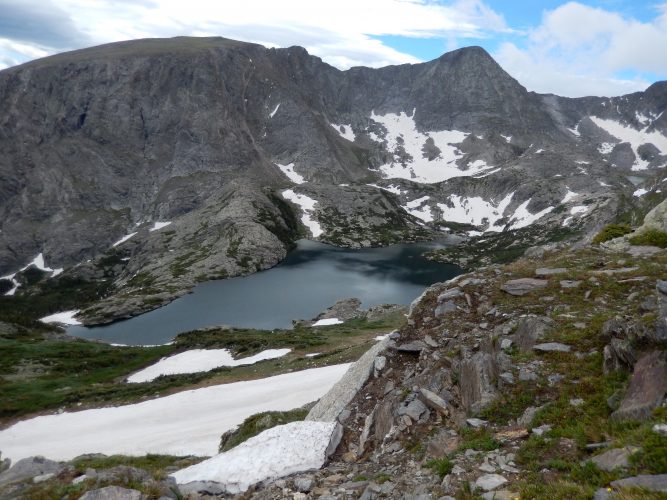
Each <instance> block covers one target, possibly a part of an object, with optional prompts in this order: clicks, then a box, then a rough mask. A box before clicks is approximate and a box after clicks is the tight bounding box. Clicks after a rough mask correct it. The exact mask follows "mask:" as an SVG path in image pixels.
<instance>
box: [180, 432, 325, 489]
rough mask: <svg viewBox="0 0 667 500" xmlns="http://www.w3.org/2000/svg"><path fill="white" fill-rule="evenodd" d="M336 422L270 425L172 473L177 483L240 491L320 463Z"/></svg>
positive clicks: (318, 466)
mask: <svg viewBox="0 0 667 500" xmlns="http://www.w3.org/2000/svg"><path fill="white" fill-rule="evenodd" d="M336 425H338V424H337V423H336V422H313V421H304V422H291V423H289V424H285V425H280V426H277V427H273V428H271V429H268V430H266V431H264V432H262V433H260V434H258V435H257V436H255V437H252V438H250V439H248V440H247V441H245V442H243V443H241V444H240V445H238V446H237V447H236V448H233V449H231V450H229V451H226V452H224V453H220V454H219V455H216V456H215V457H212V458H210V459H208V460H204V461H203V462H200V463H198V464H195V465H191V466H190V467H187V468H185V469H181V470H179V471H176V472H174V473H173V474H171V476H172V477H173V478H174V479H176V482H177V483H178V484H187V483H191V482H194V481H215V482H217V483H221V485H222V486H223V487H224V489H225V490H226V491H227V492H228V493H232V494H236V493H242V492H244V491H246V490H247V489H248V488H249V487H250V486H251V485H253V484H255V483H258V482H260V481H265V480H270V479H276V478H279V477H283V476H286V475H289V474H293V473H296V472H300V471H304V470H310V469H319V468H320V467H322V465H324V462H325V460H326V459H327V448H328V446H329V442H330V441H331V436H332V434H333V432H334V430H335V428H336Z"/></svg>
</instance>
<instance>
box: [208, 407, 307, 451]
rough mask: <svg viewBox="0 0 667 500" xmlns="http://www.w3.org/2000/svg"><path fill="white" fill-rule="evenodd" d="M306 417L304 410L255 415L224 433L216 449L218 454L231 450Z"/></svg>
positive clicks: (266, 412)
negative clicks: (270, 430) (267, 431)
mask: <svg viewBox="0 0 667 500" xmlns="http://www.w3.org/2000/svg"><path fill="white" fill-rule="evenodd" d="M306 415H308V410H307V409H306V408H297V409H294V410H289V411H265V412H263V413H257V414H255V415H252V416H250V417H248V418H246V419H245V420H244V421H243V423H242V424H241V425H239V426H238V427H237V428H236V429H234V430H231V431H229V432H225V433H224V434H223V435H222V437H221V439H220V446H219V447H218V449H219V451H220V453H222V452H223V451H227V450H231V449H232V448H234V447H235V446H238V445H239V444H241V443H243V442H244V441H247V440H248V439H250V438H251V437H254V436H256V435H257V434H259V433H260V432H263V431H265V430H267V429H271V428H272V427H276V426H278V425H284V424H287V423H289V422H297V421H301V420H304V419H305V418H306Z"/></svg>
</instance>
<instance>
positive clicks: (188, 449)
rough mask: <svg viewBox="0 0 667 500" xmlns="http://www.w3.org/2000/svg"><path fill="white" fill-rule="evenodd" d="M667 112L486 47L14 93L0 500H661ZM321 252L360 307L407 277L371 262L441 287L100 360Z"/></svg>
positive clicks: (115, 66) (192, 65) (1, 155)
mask: <svg viewBox="0 0 667 500" xmlns="http://www.w3.org/2000/svg"><path fill="white" fill-rule="evenodd" d="M0 24H1V23H0ZM0 28H1V26H0ZM656 50H657V49H656ZM660 50H662V51H663V52H664V48H662V49H660ZM662 55H663V56H664V54H662ZM666 110H667V82H665V81H659V82H656V83H653V84H652V85H650V86H648V88H646V89H645V90H643V91H638V92H634V93H630V94H627V95H621V96H617V97H576V98H573V97H560V96H558V95H554V94H541V93H536V92H533V91H528V90H527V89H526V88H525V87H523V86H522V85H521V84H520V83H519V82H518V81H517V80H515V79H514V78H513V77H512V76H510V75H509V74H508V73H507V72H505V71H504V70H503V68H501V66H500V65H499V64H498V63H497V62H496V61H495V60H494V59H493V58H492V57H491V56H490V55H489V53H488V52H487V51H486V50H485V49H483V48H482V47H476V46H471V47H465V48H459V49H456V50H453V51H450V52H447V53H445V54H443V55H442V56H440V57H438V58H437V59H434V60H431V61H428V62H423V63H414V64H401V65H390V66H385V67H381V68H369V67H361V66H356V67H352V68H350V69H346V70H341V69H337V68H335V67H333V66H331V65H329V64H327V63H326V62H324V61H323V60H322V59H320V58H319V57H316V56H314V55H311V54H309V53H308V52H307V51H306V49H304V48H302V47H298V46H293V47H289V48H266V47H264V46H262V45H258V44H254V43H247V42H242V41H236V40H231V39H226V38H220V37H175V38H151V39H141V40H132V41H124V42H115V43H110V44H106V45H101V46H96V47H91V48H85V49H80V50H75V51H69V52H63V53H59V54H56V55H51V56H48V57H43V58H39V59H35V60H32V61H29V62H26V63H24V64H21V65H16V66H12V67H9V68H7V69H4V70H2V71H0V214H1V217H0V274H2V277H0V294H1V295H0V450H1V451H2V457H4V460H3V461H2V462H0V497H1V498H29V499H30V498H34V499H52V498H67V499H74V498H82V499H87V500H91V499H121V498H122V499H164V498H174V499H176V498H192V499H195V498H211V497H213V498H239V499H240V498H257V499H274V498H292V499H306V498H328V499H332V498H335V499H347V498H361V499H364V500H369V499H375V498H405V499H427V498H440V499H452V498H456V499H477V498H483V499H486V500H488V499H510V498H511V499H514V498H521V499H534V498H538V499H542V498H549V499H590V498H595V499H598V500H601V499H619V500H621V499H626V500H630V499H633V500H634V499H637V500H639V499H656V500H657V499H664V498H667V407H666V404H665V399H664V398H665V393H666V392H667V350H666V349H667V200H666V199H665V198H666V196H665V188H666V187H667V185H666V184H665V182H666V181H667V169H666V167H667V114H666V113H665V111H666ZM304 239H310V240H314V241H317V242H319V243H309V244H310V245H311V247H308V243H306V244H305V248H306V249H307V250H308V249H310V250H309V251H311V252H314V251H319V250H318V249H317V248H314V247H313V245H319V247H324V246H325V245H323V244H327V245H332V246H335V247H345V248H346V249H355V251H356V252H358V255H359V258H358V259H357V260H356V261H355V260H354V259H353V258H352V257H350V254H345V255H339V257H337V260H336V262H335V264H334V265H333V269H334V272H336V270H340V272H341V273H342V272H343V269H345V270H346V271H347V272H355V273H359V274H360V276H362V278H361V279H360V280H359V283H357V284H356V285H355V286H357V290H361V289H363V288H364V285H366V289H367V290H368V289H371V288H370V287H371V285H370V282H371V276H372V277H373V279H374V280H375V281H374V283H376V282H377V281H378V280H379V281H380V282H381V283H383V286H386V287H400V286H401V285H400V282H399V281H392V280H391V279H390V278H392V277H395V276H396V275H397V274H401V273H403V271H402V270H403V269H404V268H403V267H401V266H403V265H404V264H400V265H399V263H398V262H397V259H398V257H396V260H391V258H388V259H386V260H383V261H381V262H379V259H378V258H377V254H373V253H372V251H371V250H364V251H363V252H366V253H363V252H362V251H360V250H358V249H372V248H379V247H387V246H390V245H395V246H393V247H392V248H394V249H395V250H396V255H398V256H401V255H402V256H403V258H404V260H411V261H412V262H414V264H413V265H412V267H410V269H411V272H410V273H408V274H411V275H413V276H407V277H406V276H404V274H405V273H403V274H401V279H403V280H405V281H406V282H407V281H410V282H411V285H412V286H415V283H419V284H420V286H423V282H422V281H419V280H420V279H421V280H424V279H428V278H424V277H423V276H429V277H430V276H432V275H431V274H428V273H431V272H438V273H442V274H438V276H440V277H441V278H439V280H438V281H437V282H434V281H436V280H434V279H431V280H429V281H428V283H427V286H426V288H425V290H422V292H423V293H421V295H420V296H419V297H415V298H414V301H413V302H412V303H411V304H407V303H405V304H378V303H377V302H374V303H371V302H372V301H368V300H360V299H359V298H356V297H355V294H354V292H349V290H348V289H345V290H342V289H341V291H340V294H341V295H340V296H337V301H336V302H335V303H328V304H327V305H326V306H324V307H323V308H322V309H323V310H321V312H319V311H318V312H316V313H314V314H312V313H310V312H309V313H304V317H294V318H290V320H292V325H291V327H287V328H286V327H285V325H277V323H274V325H273V326H272V327H271V328H267V329H256V328H249V327H247V325H245V327H244V326H243V325H239V324H231V323H230V324H227V323H224V322H222V323H221V324H210V325H205V326H201V327H200V325H197V326H196V327H194V326H192V327H190V328H186V327H182V326H181V324H180V323H178V321H177V319H175V320H173V321H174V324H173V325H172V326H173V328H174V329H175V330H177V331H178V333H177V334H176V335H175V336H173V338H171V336H170V335H169V338H170V340H169V341H168V342H167V341H165V342H164V343H163V342H160V343H159V344H160V345H142V344H152V342H147V341H144V339H145V338H158V337H159V331H158V333H157V334H156V337H148V336H146V337H142V338H139V337H138V338H137V339H132V342H128V343H131V344H132V345H119V344H111V343H106V342H103V341H101V340H100V338H101V337H99V336H98V337H96V336H95V335H96V334H95V332H100V331H102V329H103V328H104V327H103V326H101V325H109V324H113V325H114V326H116V327H120V328H123V325H129V324H130V323H129V322H132V321H136V320H139V319H141V318H143V319H145V320H146V321H150V318H156V317H159V315H160V313H161V311H162V312H164V311H167V309H168V308H169V307H172V306H178V304H183V303H184V302H183V301H184V300H185V298H187V296H190V297H200V296H199V295H197V292H196V290H198V289H201V288H202V287H206V286H213V285H212V284H211V282H213V281H216V280H224V282H225V283H226V284H234V283H243V284H245V283H251V284H252V283H253V280H254V279H256V277H257V276H261V274H259V273H262V272H268V273H271V272H274V270H271V271H266V270H268V269H270V268H274V267H275V268H276V269H281V267H280V266H284V265H285V258H286V257H287V255H288V253H290V252H292V253H290V255H291V256H292V257H294V258H295V259H297V260H298V259H304V260H307V258H308V257H307V255H308V253H307V252H304V253H299V252H300V251H303V249H304V243H303V241H302V240H304ZM425 242H434V243H432V244H431V243H429V245H431V246H429V247H428V252H425V253H426V255H425V257H426V258H427V259H429V260H428V261H426V260H424V261H423V262H421V264H419V263H417V261H416V259H417V257H415V256H413V255H412V254H410V255H408V256H407V257H406V256H405V255H406V254H405V253H401V252H402V249H404V248H406V247H404V246H401V245H412V247H415V244H421V245H424V248H425V249H426V243H425ZM319 247H318V248H319ZM328 248H332V247H328ZM351 251H352V250H350V252H351ZM295 256H296V257H295ZM392 258H393V257H392ZM420 258H421V257H420ZM378 262H379V263H378ZM424 262H426V263H428V265H429V266H431V267H429V268H428V270H425V268H420V267H419V266H420V265H421V266H422V267H423V266H425V264H424ZM373 263H375V265H373ZM433 269H436V271H433ZM420 273H421V277H420V276H417V275H418V274H420ZM265 275H266V274H265ZM309 276H312V275H309ZM233 280H236V281H233ZM322 281H326V277H324V276H320V278H319V279H318V278H317V277H315V278H310V279H304V280H301V282H300V283H298V284H296V285H292V286H294V287H299V289H300V290H302V292H303V293H304V294H309V293H313V294H314V293H315V291H314V290H315V286H316V285H318V286H325V285H326V284H327V283H321V282H322ZM260 283H261V282H260ZM244 286H245V285H244ZM259 286H263V285H261V284H260V285H259ZM193 290H195V293H194V294H192V295H189V294H191V293H192V292H193ZM248 290H250V292H247V291H246V292H244V293H248V294H252V293H253V292H252V290H253V288H252V287H250V288H249V289H248ZM255 290H256V289H255ZM279 292H280V293H285V294H286V293H287V292H286V291H280V290H279ZM232 293H233V292H232ZM415 295H416V294H415ZM358 296H359V297H362V292H361V291H359V294H358ZM202 297H203V296H202ZM208 297H210V295H209V296H208ZM201 300H202V301H204V299H203V298H202V299H201ZM207 300H208V299H207ZM225 300H228V299H226V298H225V297H224V296H220V297H216V298H215V300H211V301H210V303H209V302H206V303H205V304H204V305H205V307H207V308H210V309H215V308H216V307H219V304H220V302H222V301H225ZM179 301H180V302H179ZM332 302H333V301H332ZM249 304H250V301H248V303H245V302H243V301H241V303H239V305H238V309H239V311H241V313H242V314H246V315H247V316H249V317H252V316H253V314H257V311H256V310H253V307H251V306H250V305H249ZM327 306H329V307H328V308H326V309H325V307H327ZM184 314H187V313H184ZM151 315H153V316H151ZM134 324H137V323H134ZM141 325H148V326H141V327H140V328H139V329H138V330H134V331H137V332H138V333H137V336H141V332H140V331H139V330H141V328H146V329H150V328H153V329H155V330H159V328H160V327H159V323H152V324H151V323H141ZM151 325H152V326H151ZM156 325H157V326H156ZM254 326H256V325H254ZM96 328H98V330H96ZM82 331H85V332H87V336H88V337H90V338H88V339H84V338H80V337H79V336H75V335H78V334H79V333H80V332H82ZM170 331H171V330H170ZM146 335H148V333H147V334H146ZM159 338H162V337H159ZM114 342H115V341H114Z"/></svg>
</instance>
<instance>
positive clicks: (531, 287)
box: [500, 278, 549, 296]
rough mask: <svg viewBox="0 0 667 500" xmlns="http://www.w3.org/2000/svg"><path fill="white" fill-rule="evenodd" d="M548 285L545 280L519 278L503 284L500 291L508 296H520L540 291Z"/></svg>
mask: <svg viewBox="0 0 667 500" xmlns="http://www.w3.org/2000/svg"><path fill="white" fill-rule="evenodd" d="M548 284H549V282H548V281H547V280H541V279H535V278H519V279H515V280H510V281H507V282H505V283H504V284H503V285H502V286H501V287H500V289H501V290H503V291H504V292H507V293H509V294H510V295H516V296H522V295H526V294H528V293H530V292H534V291H535V290H540V289H542V288H544V287H546V286H547V285H548Z"/></svg>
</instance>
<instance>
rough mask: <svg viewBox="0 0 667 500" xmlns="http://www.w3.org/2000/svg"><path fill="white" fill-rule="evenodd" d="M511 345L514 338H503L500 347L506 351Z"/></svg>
mask: <svg viewBox="0 0 667 500" xmlns="http://www.w3.org/2000/svg"><path fill="white" fill-rule="evenodd" d="M510 347H512V339H503V340H501V341H500V348H501V349H502V350H503V351H506V350H507V349H509V348H510Z"/></svg>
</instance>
